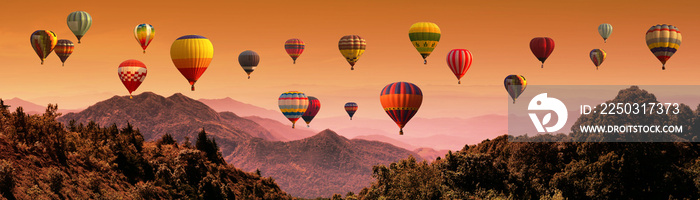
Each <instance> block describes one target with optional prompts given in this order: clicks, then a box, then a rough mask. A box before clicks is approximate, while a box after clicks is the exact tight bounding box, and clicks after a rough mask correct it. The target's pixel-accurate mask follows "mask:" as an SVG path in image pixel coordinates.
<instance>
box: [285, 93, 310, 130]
mask: <svg viewBox="0 0 700 200" xmlns="http://www.w3.org/2000/svg"><path fill="white" fill-rule="evenodd" d="M277 103H278V104H279V107H280V110H281V111H282V114H284V116H285V117H287V119H289V121H291V122H292V128H294V124H296V122H297V120H299V117H301V116H302V115H303V114H304V113H305V112H306V109H307V108H308V107H309V98H307V97H306V95H305V94H304V93H301V92H297V91H289V92H285V93H282V95H280V98H279V99H278V101H277Z"/></svg>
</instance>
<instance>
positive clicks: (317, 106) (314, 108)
mask: <svg viewBox="0 0 700 200" xmlns="http://www.w3.org/2000/svg"><path fill="white" fill-rule="evenodd" d="M319 110H321V101H319V100H318V99H317V98H316V97H312V96H309V106H308V107H307V108H306V112H304V114H303V115H301V118H302V119H304V121H305V122H306V127H309V123H311V120H313V119H314V117H316V114H318V111H319Z"/></svg>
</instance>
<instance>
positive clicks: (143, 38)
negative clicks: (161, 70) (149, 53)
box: [134, 24, 156, 53]
mask: <svg viewBox="0 0 700 200" xmlns="http://www.w3.org/2000/svg"><path fill="white" fill-rule="evenodd" d="M155 36H156V30H155V29H153V26H152V25H150V24H139V25H137V26H136V28H134V37H135V38H136V41H137V42H139V45H141V48H142V49H143V53H146V48H148V45H149V44H151V41H153V37H155Z"/></svg>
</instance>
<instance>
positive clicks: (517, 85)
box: [503, 74, 527, 104]
mask: <svg viewBox="0 0 700 200" xmlns="http://www.w3.org/2000/svg"><path fill="white" fill-rule="evenodd" d="M503 86H505V87H506V91H508V94H509V95H510V98H512V99H513V104H515V100H516V99H518V97H519V96H520V94H522V93H523V92H524V91H525V88H526V87H527V81H526V80H525V77H524V76H521V75H515V74H512V75H508V76H506V79H505V80H503Z"/></svg>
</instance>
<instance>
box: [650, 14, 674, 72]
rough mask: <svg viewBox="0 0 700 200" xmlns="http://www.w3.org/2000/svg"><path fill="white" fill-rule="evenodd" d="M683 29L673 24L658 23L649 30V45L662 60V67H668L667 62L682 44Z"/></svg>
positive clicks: (663, 68)
mask: <svg viewBox="0 0 700 200" xmlns="http://www.w3.org/2000/svg"><path fill="white" fill-rule="evenodd" d="M682 39H683V38H682V37H681V31H680V30H678V27H675V26H672V25H666V24H664V25H656V26H652V27H651V28H649V30H648V31H647V36H646V40H647V47H649V50H651V52H652V53H654V56H656V58H657V59H659V61H661V64H662V66H661V69H662V70H665V69H666V62H668V59H670V58H671V56H673V54H674V53H676V51H678V48H679V47H680V46H681V40H682Z"/></svg>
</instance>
